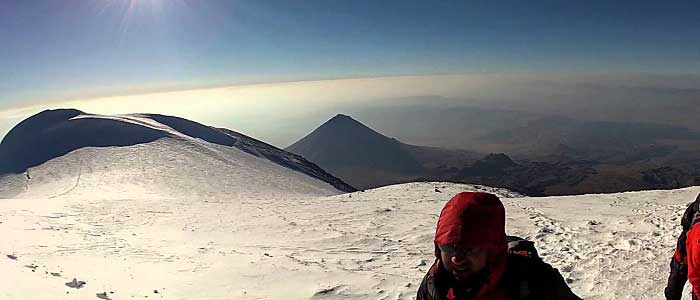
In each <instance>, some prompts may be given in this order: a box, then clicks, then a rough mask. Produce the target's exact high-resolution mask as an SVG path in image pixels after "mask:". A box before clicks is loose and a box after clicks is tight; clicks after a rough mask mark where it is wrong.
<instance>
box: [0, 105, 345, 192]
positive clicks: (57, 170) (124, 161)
mask: <svg viewBox="0 0 700 300" xmlns="http://www.w3.org/2000/svg"><path fill="white" fill-rule="evenodd" d="M229 132H230V133H235V132H233V131H229ZM236 134H237V135H236V136H234V135H232V134H229V133H227V132H224V131H222V130H219V129H216V128H212V127H209V126H205V125H202V124H199V123H196V122H192V121H189V120H185V119H181V118H176V117H169V116H162V115H145V114H131V115H118V116H103V115H93V114H85V113H82V112H80V111H76V110H56V111H45V112H42V113H40V114H37V115H35V116H33V117H30V118H29V119H27V120H25V121H24V122H22V123H20V124H19V125H17V126H16V127H15V129H13V130H12V131H11V132H10V133H9V134H8V135H7V136H6V138H5V139H4V140H3V142H2V144H0V158H1V159H0V162H2V163H0V170H6V172H5V173H6V174H5V175H2V174H1V173H2V172H0V183H2V185H0V198H53V197H57V196H64V195H70V196H72V197H99V198H103V199H107V198H109V199H114V198H124V197H137V198H138V197H142V196H144V195H148V196H149V197H156V198H164V197H165V198H167V197H180V198H182V197H193V196H198V197H209V196H214V195H216V196H218V195H221V194H227V195H228V196H229V197H248V196H254V197H266V196H267V195H268V194H270V193H272V194H279V195H287V196H290V197H291V196H294V195H303V196H309V195H316V196H324V195H332V194H337V193H340V192H342V191H354V189H353V188H352V187H350V186H348V185H347V184H345V183H343V182H342V181H340V180H339V179H337V178H335V177H333V176H332V175H330V174H328V173H326V172H325V171H323V170H321V169H320V168H318V167H317V166H316V165H313V164H312V163H310V162H308V161H306V160H305V159H303V158H301V157H298V156H296V155H294V154H291V153H287V152H285V151H283V150H281V149H277V148H274V147H272V146H270V145H267V144H264V143H262V142H259V141H257V140H255V139H252V138H250V137H247V136H245V135H242V134H238V133H236ZM241 141H245V143H243V142H241ZM256 143H257V144H256ZM263 145H264V147H263ZM256 146H259V147H260V149H255V147H256ZM259 152H264V153H265V154H266V155H259ZM7 170H13V172H7ZM17 172H22V173H21V174H13V173H17ZM95 191H99V193H98V194H93V193H94V192H95Z"/></svg>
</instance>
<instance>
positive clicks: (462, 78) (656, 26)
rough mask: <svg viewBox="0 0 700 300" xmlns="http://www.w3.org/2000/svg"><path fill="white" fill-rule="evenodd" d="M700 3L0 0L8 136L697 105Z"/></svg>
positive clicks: (269, 135) (287, 132)
mask: <svg viewBox="0 0 700 300" xmlns="http://www.w3.org/2000/svg"><path fill="white" fill-rule="evenodd" d="M698 15H700V2H698V1H688V2H683V1H673V2H671V1H498V2H497V3H496V1H411V0H403V1H376V0H374V1H363V0H354V1H333V0H308V1H281V0H280V1H273V0H268V1H264V0H254V1H253V0H251V1H247V0H226V1H223V0H221V1H219V0H210V1H195V0H76V1H59V0H43V1H42V0H38V1H20V0H16V1H15V0H6V1H0V137H1V136H4V134H5V133H7V132H8V131H9V130H10V129H11V128H12V127H13V126H14V125H15V124H17V123H18V122H19V121H21V120H22V119H24V118H26V117H27V116H29V115H31V114H33V113H36V112H39V111H41V110H43V109H49V108H78V109H83V110H84V111H86V112H91V113H104V114H112V113H137V112H148V113H164V114H171V115H177V116H181V117H186V118H190V119H192V120H195V121H198V122H202V123H205V124H210V125H215V126H222V127H228V128H230V129H234V130H239V131H242V132H243V133H249V134H251V135H252V136H254V137H257V138H260V139H263V140H265V141H268V142H271V143H273V144H275V145H278V146H286V145H288V144H289V143H290V142H292V141H293V139H296V138H298V137H300V136H299V135H301V134H303V133H304V132H307V131H308V130H310V129H313V126H316V125H318V122H322V121H324V120H326V119H328V118H330V117H332V115H333V113H335V112H342V110H343V109H347V108H349V107H354V108H357V107H359V106H361V105H369V104H370V102H372V101H374V100H377V99H401V98H405V97H409V98H410V97H415V96H426V95H427V96H438V97H447V98H450V99H462V100H464V99H471V100H474V101H477V102H479V101H481V102H480V103H482V104H484V103H486V102H488V101H491V102H492V103H501V105H502V106H506V107H511V106H519V107H522V108H524V109H532V108H533V107H535V108H537V109H539V108H549V107H563V110H566V109H570V110H571V109H581V108H582V105H580V103H581V102H582V101H583V102H584V104H585V101H587V98H586V97H595V98H596V99H598V100H597V101H598V102H600V101H603V102H605V101H607V100H609V99H610V100H615V99H617V98H619V97H622V98H623V100H624V101H622V102H619V103H622V105H619V107H624V106H625V105H633V104H634V102H630V101H633V100H635V99H638V98H643V99H659V101H664V100H667V98H669V99H670V98H674V97H676V98H678V97H681V98H682V99H680V100H678V101H680V102H679V103H683V105H682V106H678V109H677V110H678V111H681V112H683V111H686V112H687V107H689V106H688V103H690V104H691V107H692V103H693V102H692V101H693V99H696V98H694V97H696V95H697V94H698V93H700V92H698V90H696V89H697V87H698V84H699V83H700V38H698V37H700V18H698V17H697V16H698ZM591 85H595V86H613V89H610V88H607V89H606V88H595V89H592V90H591V89H587V87H589V86H591ZM582 87H583V88H582ZM629 87H632V89H628V88H629ZM659 89H662V90H661V91H662V92H659ZM669 89H670V90H669ZM687 89H692V91H690V92H687V91H686V90H687ZM679 95H680V96H679ZM556 97H561V98H563V100H562V101H561V103H564V104H565V105H559V106H555V105H551V104H550V103H549V102H547V101H549V100H552V99H553V98H556ZM533 99H534V100H533ZM542 99H544V100H542ZM516 100H517V101H520V102H518V103H516V102H514V101H516ZM537 101H539V102H537ZM645 101H649V100H645ZM689 101H690V102H689ZM536 102H537V103H536ZM395 103H396V102H395ZM572 103H574V104H576V105H569V104H572ZM487 104H488V103H487ZM491 106H493V105H491ZM599 106H600V105H599ZM572 107H573V108H572ZM602 107H605V105H603V106H602ZM582 109H583V110H586V111H590V112H595V113H592V114H594V115H595V114H597V113H598V111H599V110H591V109H588V108H587V107H585V105H584V107H583V108H582ZM622 110H624V108H623V109H622ZM553 111H554V110H553ZM555 112H556V113H566V112H563V111H561V110H557V111H555ZM604 113H606V112H604ZM609 115H611V116H618V115H619V114H615V113H611V114H609ZM671 116H675V115H671ZM674 118H675V117H674ZM685 118H686V119H687V118H688V117H685ZM290 124H292V125H290ZM291 127H294V129H293V130H292V129H289V128H291Z"/></svg>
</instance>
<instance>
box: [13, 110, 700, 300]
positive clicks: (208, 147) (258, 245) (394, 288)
mask: <svg viewBox="0 0 700 300" xmlns="http://www.w3.org/2000/svg"><path fill="white" fill-rule="evenodd" d="M61 113H63V114H65V113H66V112H65V111H63V112H61ZM74 114H75V112H73V111H68V114H67V115H68V116H69V117H70V119H67V120H59V121H58V122H55V124H54V123H52V124H54V125H55V126H54V125H51V126H54V127H52V128H54V129H55V130H54V131H53V133H51V134H48V133H47V134H45V135H43V136H42V135H41V134H43V133H44V132H43V131H39V132H38V135H36V136H39V137H41V138H43V140H42V139H38V140H37V141H38V142H37V143H45V144H44V145H51V143H52V142H53V140H51V139H52V138H55V136H56V134H57V132H63V133H64V134H67V135H70V134H71V133H72V131H71V130H74V129H75V128H79V129H80V130H81V132H83V133H85V132H90V131H89V130H90V129H91V128H93V127H85V126H84V125H85V124H88V125H89V124H92V125H94V124H98V123H89V122H88V123H84V122H86V120H88V121H89V120H100V123H99V124H98V125H99V129H100V130H97V131H94V132H92V133H93V134H94V136H91V137H90V138H92V139H93V142H95V143H98V142H99V143H102V142H103V140H100V134H104V132H105V130H107V131H109V130H112V131H113V132H116V133H119V132H122V131H123V130H124V128H126V127H123V126H122V125H123V124H125V123H129V124H130V125H129V126H130V127H128V129H129V130H132V132H141V133H143V132H144V131H143V130H142V127H143V128H146V127H147V128H148V130H155V131H156V133H158V135H157V136H158V137H159V138H157V139H155V140H152V141H148V142H138V143H130V144H129V145H126V146H113V147H109V146H107V147H105V146H103V147H78V148H77V149H74V150H72V151H70V152H69V153H67V154H65V155H61V156H58V157H54V158H52V159H50V160H47V161H45V162H43V163H41V164H39V165H36V166H32V167H29V168H28V169H27V170H26V172H25V173H20V174H9V175H8V174H6V175H0V198H2V199H0V237H1V240H2V241H1V242H0V274H3V276H2V280H0V299H42V300H43V299H114V300H117V299H146V298H148V299H413V298H414V297H415V293H416V289H417V288H418V284H419V283H420V280H421V278H422V277H423V275H424V274H425V272H426V271H427V268H429V266H430V265H431V263H432V262H433V259H434V257H433V243H432V240H433V234H434V230H435V225H436V222H437V218H438V214H439V213H440V210H441V209H442V207H443V205H444V203H445V202H446V201H447V200H448V199H449V198H451V197H452V196H453V195H455V194H456V193H458V192H462V191H486V192H491V193H495V194H496V195H498V196H500V197H501V198H502V200H503V202H504V204H505V207H506V212H507V227H508V233H509V234H514V235H519V236H522V237H525V238H528V239H530V240H532V241H535V243H536V246H537V248H538V250H539V252H540V254H541V256H543V258H544V259H545V260H546V261H547V262H549V263H551V264H552V265H554V266H555V267H557V268H559V270H561V272H562V274H563V275H564V277H565V278H566V279H567V281H568V282H569V283H570V285H571V287H572V289H573V290H574V292H576V293H577V294H578V295H580V296H582V297H584V298H586V299H662V298H663V288H664V286H665V283H666V277H667V274H668V263H669V259H670V257H671V255H672V254H673V251H674V246H675V241H676V237H677V235H678V234H679V232H680V225H679V219H680V216H681V214H682V213H683V210H684V209H685V206H686V204H687V203H689V202H690V201H692V200H694V199H695V197H696V195H697V194H698V192H700V187H692V188H686V189H680V190H671V191H646V192H630V193H619V194H601V195H581V196H568V197H546V198H528V197H522V196H521V195H518V194H516V193H513V192H510V191H507V190H503V189H497V188H490V187H483V186H474V185H465V184H454V183H441V182H425V183H409V184H400V185H393V186H387V187H383V188H378V189H373V190H367V191H359V192H353V193H344V192H342V191H341V190H339V189H338V187H340V188H348V187H347V186H346V185H344V184H343V183H342V182H338V181H337V179H334V177H332V176H331V175H329V174H327V173H325V172H324V171H323V170H320V169H318V168H317V167H316V166H315V165H313V164H309V163H308V162H306V161H305V160H303V158H300V157H298V156H293V155H288V154H286V152H284V151H281V150H279V149H276V148H275V149H273V148H270V147H271V146H269V145H265V144H261V143H260V142H259V141H255V140H253V139H251V138H247V137H244V136H242V135H238V134H235V133H232V132H231V133H229V132H226V131H215V132H212V131H210V130H212V129H211V128H209V127H205V126H202V125H201V124H191V123H187V122H189V121H186V120H184V121H183V120H182V119H180V120H174V121H173V120H172V119H168V118H167V117H162V116H146V115H130V116H121V117H104V116H96V115H77V116H74ZM38 119H39V120H44V119H41V118H38ZM45 119H49V121H51V120H54V119H61V118H45ZM158 120H161V121H163V122H165V123H169V124H171V125H172V126H168V125H165V123H163V122H158ZM42 122H43V121H42ZM51 122H54V121H51ZM75 122H83V123H75ZM183 122H184V123H183ZM76 124H83V125H81V126H77V125H76ZM133 126H137V127H133ZM138 126H142V127H138ZM176 127H177V128H180V130H176V129H175V128H176ZM22 128H23V129H22ZM22 128H20V129H22V130H33V129H32V128H34V129H36V128H43V127H41V126H34V127H32V126H25V127H22ZM94 128H97V127H94ZM148 132H151V131H148ZM183 132H184V133H183ZM15 133H16V134H15V135H14V137H15V139H14V140H13V141H14V142H13V143H14V144H12V143H11V144H12V145H13V147H14V148H12V149H10V150H11V151H9V152H5V153H14V155H17V156H18V157H25V158H26V159H27V160H28V161H30V160H31V159H41V158H43V156H31V155H28V156H27V155H25V156H23V155H24V153H23V152H22V150H23V149H27V151H29V150H31V147H29V146H26V145H24V144H22V142H23V138H24V136H23V135H22V134H23V132H21V131H16V132H15ZM30 133H31V132H30ZM185 133H189V134H185ZM144 136H147V135H145V134H144ZM149 136H150V135H149ZM27 140H28V141H32V140H31V137H30V138H28V139H27ZM229 140H231V141H232V142H231V143H230V145H229V142H228V141H229ZM4 142H5V141H3V143H4ZM35 142H36V141H35ZM77 142H80V143H83V142H84V141H77ZM119 142H122V141H119ZM232 145H238V146H232ZM73 146H74V145H70V144H69V145H67V146H66V147H68V148H66V149H72V148H70V147H73ZM23 147H24V148H23ZM12 151H14V152H12ZM280 151H281V152H280ZM30 154H31V153H30ZM39 154H41V155H45V153H43V154H42V153H39ZM5 159H7V158H5ZM4 162H5V163H7V161H4ZM334 180H335V181H334ZM74 279H75V281H74ZM82 282H84V283H82ZM686 294H687V295H689V294H688V293H686Z"/></svg>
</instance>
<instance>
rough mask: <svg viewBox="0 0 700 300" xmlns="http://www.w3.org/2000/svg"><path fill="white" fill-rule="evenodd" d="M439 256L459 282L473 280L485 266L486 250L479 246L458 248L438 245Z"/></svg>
mask: <svg viewBox="0 0 700 300" xmlns="http://www.w3.org/2000/svg"><path fill="white" fill-rule="evenodd" d="M439 247H440V256H441V258H442V263H443V266H444V267H445V269H447V271H448V272H450V273H451V274H452V276H454V277H455V279H456V280H457V281H459V282H469V281H471V280H473V279H474V278H475V277H476V276H477V275H479V273H480V272H481V271H483V270H484V269H485V268H486V261H487V252H486V250H485V249H481V248H460V247H459V246H454V245H440V246H439Z"/></svg>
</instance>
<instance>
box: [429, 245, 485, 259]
mask: <svg viewBox="0 0 700 300" xmlns="http://www.w3.org/2000/svg"><path fill="white" fill-rule="evenodd" d="M438 248H440V251H441V252H443V253H445V254H447V255H448V256H459V257H464V256H472V255H477V254H480V253H481V252H482V251H484V250H483V249H481V248H466V247H460V246H458V245H452V244H446V245H438Z"/></svg>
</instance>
